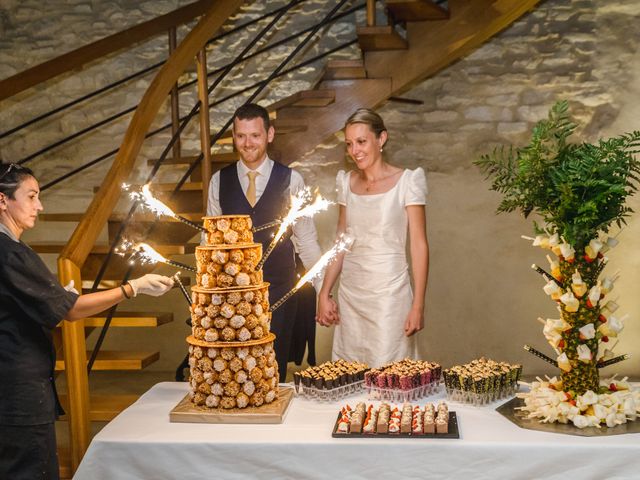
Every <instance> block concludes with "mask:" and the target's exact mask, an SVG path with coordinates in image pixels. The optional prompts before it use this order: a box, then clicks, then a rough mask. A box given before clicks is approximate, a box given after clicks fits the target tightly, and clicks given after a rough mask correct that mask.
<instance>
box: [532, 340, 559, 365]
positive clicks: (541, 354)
mask: <svg viewBox="0 0 640 480" xmlns="http://www.w3.org/2000/svg"><path fill="white" fill-rule="evenodd" d="M524 349H525V350H526V351H527V352H529V353H531V354H533V355H535V356H536V357H538V358H540V359H542V360H544V361H545V362H547V363H550V364H551V365H553V366H554V367H557V366H558V362H557V361H555V360H554V359H553V358H551V357H548V356H546V355H545V354H544V353H542V352H541V351H540V350H536V349H535V348H533V347H531V346H529V345H525V346H524Z"/></svg>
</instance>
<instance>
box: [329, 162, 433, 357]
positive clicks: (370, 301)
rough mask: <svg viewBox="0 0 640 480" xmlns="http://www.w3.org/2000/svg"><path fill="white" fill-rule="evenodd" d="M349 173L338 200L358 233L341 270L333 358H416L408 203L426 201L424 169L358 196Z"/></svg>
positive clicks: (339, 180)
mask: <svg viewBox="0 0 640 480" xmlns="http://www.w3.org/2000/svg"><path fill="white" fill-rule="evenodd" d="M349 177H350V172H349V173H345V172H344V171H342V170H341V171H340V172H338V175H337V177H336V186H337V191H338V203H339V204H340V205H344V206H345V208H346V220H347V229H348V231H349V232H350V233H351V234H353V236H354V237H355V242H354V244H353V247H352V248H351V251H350V252H347V253H346V255H345V257H344V262H343V265H342V273H341V275H340V288H339V291H338V308H339V311H340V323H339V324H338V325H337V326H336V328H335V330H334V336H333V351H332V357H333V359H334V360H337V359H338V358H344V359H346V360H350V361H360V362H365V363H367V364H369V366H370V367H379V366H381V365H382V364H384V363H387V362H393V361H396V360H402V359H403V358H407V357H408V358H416V355H417V347H416V335H413V336H411V337H407V336H405V334H404V322H405V320H406V318H407V314H408V313H409V310H410V308H411V303H412V299H413V293H412V289H411V284H410V279H409V267H408V264H407V254H406V243H407V227H408V220H407V212H406V209H405V207H406V206H408V205H424V204H425V203H426V201H425V198H426V193H427V183H426V177H425V174H424V170H423V169H422V168H417V169H415V170H405V171H404V172H402V175H401V176H400V179H399V180H398V182H397V183H396V185H395V186H394V187H393V188H392V189H391V190H389V191H387V192H385V193H380V194H375V195H357V194H355V193H353V192H351V188H350V186H349Z"/></svg>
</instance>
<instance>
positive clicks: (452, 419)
mask: <svg viewBox="0 0 640 480" xmlns="http://www.w3.org/2000/svg"><path fill="white" fill-rule="evenodd" d="M340 418H342V414H341V413H340V412H338V418H337V419H336V423H335V425H334V426H333V432H331V436H332V437H333V438H460V429H459V428H458V417H457V415H456V412H449V433H355V432H354V433H338V432H337V430H338V422H339V421H340Z"/></svg>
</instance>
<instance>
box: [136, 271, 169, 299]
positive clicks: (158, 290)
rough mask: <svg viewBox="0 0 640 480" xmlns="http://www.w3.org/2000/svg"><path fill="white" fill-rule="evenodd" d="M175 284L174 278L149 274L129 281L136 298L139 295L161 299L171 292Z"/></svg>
mask: <svg viewBox="0 0 640 480" xmlns="http://www.w3.org/2000/svg"><path fill="white" fill-rule="evenodd" d="M173 283H174V282H173V278H169V277H165V276H163V275H156V274H155V273H147V274H146V275H144V276H142V277H140V278H136V279H133V280H130V281H129V285H131V289H132V290H133V296H134V297H135V296H137V295H138V293H142V294H145V295H151V296H152V297H159V296H160V295H164V294H165V293H167V292H168V291H169V290H171V289H172V288H173Z"/></svg>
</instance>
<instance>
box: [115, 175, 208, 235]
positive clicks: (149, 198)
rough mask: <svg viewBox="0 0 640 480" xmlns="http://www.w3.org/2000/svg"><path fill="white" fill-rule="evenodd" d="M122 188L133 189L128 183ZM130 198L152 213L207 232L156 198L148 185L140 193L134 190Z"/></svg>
mask: <svg viewBox="0 0 640 480" xmlns="http://www.w3.org/2000/svg"><path fill="white" fill-rule="evenodd" d="M122 188H123V189H124V190H131V189H132V188H131V187H130V186H129V185H127V184H126V183H125V184H122ZM129 196H130V197H131V199H133V200H137V201H138V202H140V203H141V204H142V205H144V206H145V207H147V208H148V209H149V210H151V212H153V213H154V214H155V215H157V216H161V215H165V216H167V217H171V218H175V219H176V220H178V221H180V222H182V223H184V224H185V225H188V226H190V227H192V228H195V229H196V230H200V231H201V232H206V231H207V230H206V229H205V228H204V227H203V226H201V225H198V224H196V223H193V222H192V221H191V220H188V219H186V218H184V217H183V216H181V215H178V214H177V213H175V212H174V211H173V210H171V209H170V208H169V207H168V206H167V205H166V204H164V203H163V202H161V201H160V200H158V199H157V198H155V197H154V196H153V194H152V193H151V189H150V188H149V184H148V183H147V184H145V185H143V186H142V188H141V189H140V190H139V191H137V190H134V191H132V192H131V193H129Z"/></svg>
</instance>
